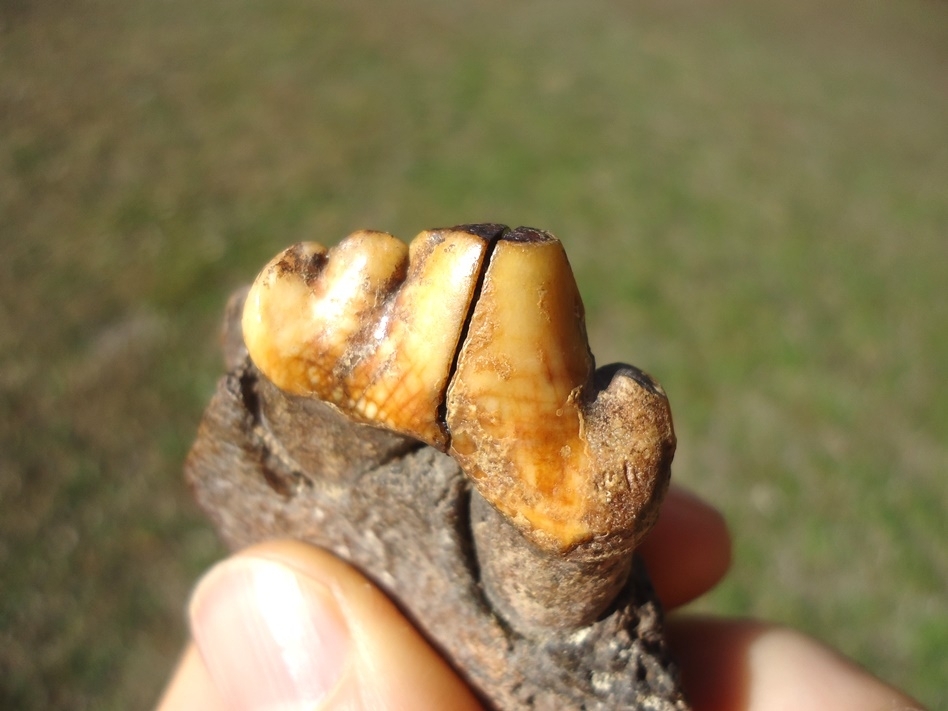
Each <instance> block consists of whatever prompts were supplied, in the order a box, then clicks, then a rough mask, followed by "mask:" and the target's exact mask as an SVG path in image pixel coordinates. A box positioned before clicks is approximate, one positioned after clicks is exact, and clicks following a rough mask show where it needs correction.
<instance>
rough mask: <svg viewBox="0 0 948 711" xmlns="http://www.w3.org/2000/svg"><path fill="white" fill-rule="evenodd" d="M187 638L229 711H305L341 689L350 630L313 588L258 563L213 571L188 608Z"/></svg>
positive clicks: (317, 586)
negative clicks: (279, 710) (192, 641)
mask: <svg viewBox="0 0 948 711" xmlns="http://www.w3.org/2000/svg"><path fill="white" fill-rule="evenodd" d="M189 612H190V617H191V633H192V635H193V636H194V640H195V642H196V643H197V646H198V649H199V650H200V651H201V656H202V657H203V659H204V663H205V665H206V666H207V668H208V671H209V672H210V674H211V677H212V678H213V679H214V682H215V684H216V685H217V687H218V689H219V690H220V691H221V693H222V694H223V696H224V698H225V699H227V701H228V702H229V703H230V708H234V709H247V710H248V711H249V710H250V709H253V710H262V709H273V708H279V709H281V710H284V711H290V710H291V709H304V708H306V709H311V708H313V707H314V706H315V705H316V704H318V703H319V702H320V701H322V700H323V699H324V698H326V696H327V695H329V694H330V693H332V691H333V689H334V688H335V687H336V685H337V684H338V683H339V680H340V678H341V677H342V674H343V672H344V671H345V667H346V664H347V662H348V657H349V649H350V646H351V642H350V637H349V630H348V628H347V626H346V623H345V621H344V618H343V616H342V613H341V611H340V610H339V607H338V606H337V604H336V602H335V600H334V599H333V596H332V592H331V591H330V590H329V589H328V588H327V587H326V586H325V585H323V584H321V583H320V582H319V581H317V580H314V579H312V578H309V577H306V576H303V575H301V574H300V573H298V572H297V571H295V570H293V569H292V568H289V567H287V566H285V565H282V564H280V563H277V562H274V561H270V560H265V559H262V558H249V557H240V558H234V559H231V560H228V561H225V562H224V563H221V564H219V565H218V566H216V567H215V568H213V569H212V570H211V571H210V572H209V573H208V574H207V575H206V576H205V577H204V579H203V580H202V581H201V582H200V583H199V584H198V586H197V588H196V589H195V591H194V595H193V596H192V598H191V604H190V611H189Z"/></svg>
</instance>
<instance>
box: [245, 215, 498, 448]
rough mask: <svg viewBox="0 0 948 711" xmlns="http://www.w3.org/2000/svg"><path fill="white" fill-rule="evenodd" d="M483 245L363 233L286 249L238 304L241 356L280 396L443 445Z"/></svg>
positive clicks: (441, 236)
mask: <svg viewBox="0 0 948 711" xmlns="http://www.w3.org/2000/svg"><path fill="white" fill-rule="evenodd" d="M487 246H488V240H486V239H485V238H484V237H482V236H480V235H478V234H473V233H471V232H465V231H460V230H435V231H428V232H424V233H422V234H421V235H419V236H418V237H417V238H416V239H415V240H414V241H413V242H412V245H411V247H406V246H405V244H404V243H402V242H401V241H399V240H398V239H396V238H395V237H392V236H391V235H389V234H386V233H383V232H368V231H363V232H356V233H354V234H353V235H350V236H349V237H347V238H346V239H344V240H343V241H342V242H340V244H339V245H338V246H336V247H335V248H333V249H331V250H328V251H327V250H326V249H325V248H324V247H322V246H320V245H317V244H315V243H305V244H302V245H296V246H294V247H291V248H289V249H288V250H286V251H285V252H284V253H283V254H281V255H279V256H278V257H276V258H275V259H273V260H272V261H271V262H270V263H269V264H268V265H267V266H266V267H265V268H264V270H263V271H262V272H261V273H260V275H259V276H258V277H257V279H256V281H255V282H254V284H253V286H252V287H251V290H250V293H249V295H248V297H247V303H246V306H245V308H244V315H243V331H244V338H245V340H246V343H247V349H248V351H249V353H250V357H251V359H252V360H253V362H254V364H255V365H256V366H257V367H258V368H259V369H260V370H261V372H263V373H264V375H266V376H267V378H269V379H270V380H271V381H272V382H273V383H274V384H276V385H277V386H278V387H280V388H282V389H283V390H286V391H287V392H289V393H292V394H296V395H310V396H313V397H317V398H319V399H321V400H324V401H326V402H329V403H331V404H333V405H335V406H336V407H338V408H339V409H340V410H342V411H343V412H345V413H347V414H349V415H350V416H351V417H353V418H354V419H357V420H359V421H361V422H367V423H370V424H375V425H378V426H381V427H386V428H388V429H392V430H395V431H397V432H400V433H403V434H408V435H411V436H413V437H416V438H418V439H420V440H422V441H424V442H427V443H429V444H432V445H434V446H436V447H439V448H441V449H444V447H445V446H446V441H447V435H446V432H445V430H444V425H443V423H442V422H441V421H440V417H439V410H440V407H441V403H442V401H443V399H444V390H445V388H446V386H447V379H448V374H449V373H450V370H451V364H452V362H453V360H454V356H455V351H456V349H457V342H458V338H459V336H460V333H461V330H462V327H463V325H464V321H465V319H466V317H467V313H468V311H469V308H470V299H471V296H472V293H473V291H474V287H475V285H476V283H477V279H478V276H479V274H480V271H481V262H482V260H483V258H484V254H485V252H486V251H487Z"/></svg>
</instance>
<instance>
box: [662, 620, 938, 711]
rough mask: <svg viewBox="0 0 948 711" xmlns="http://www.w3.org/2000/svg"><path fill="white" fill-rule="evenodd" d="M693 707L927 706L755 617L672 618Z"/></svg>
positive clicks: (714, 710)
mask: <svg viewBox="0 0 948 711" xmlns="http://www.w3.org/2000/svg"><path fill="white" fill-rule="evenodd" d="M668 638H669V644H670V645H671V647H672V650H673V652H674V654H675V656H676V658H677V660H678V663H679V665H680V666H681V670H682V679H683V684H684V688H685V691H686V693H687V695H688V697H689V698H690V700H691V701H692V703H693V705H694V708H695V709H696V711H778V709H797V708H800V709H804V708H805V709H810V710H811V711H883V710H886V711H893V710H895V709H898V710H899V711H910V710H912V709H918V710H921V709H922V706H921V705H920V704H919V703H918V702H917V701H914V700H913V699H911V698H909V697H908V696H906V695H905V694H903V693H902V692H900V691H898V690H897V689H895V688H893V687H891V686H889V685H887V684H885V683H884V682H882V681H880V680H879V679H877V678H875V677H874V676H872V675H870V674H869V673H868V672H866V671H865V670H864V669H862V668H861V667H859V666H858V665H856V664H855V663H854V662H852V661H850V660H849V659H846V658H845V657H843V656H841V655H840V654H838V653H837V652H836V651H834V650H832V649H830V648H828V647H826V646H825V645H823V644H822V643H820V642H818V641H816V640H815V639H813V638H811V637H808V636H807V635H805V634H803V633H801V632H798V631H796V630H792V629H788V628H785V627H781V626H777V625H769V624H764V623H760V622H755V621H751V620H721V619H714V618H705V617H689V616H672V617H671V618H670V619H669V622H668Z"/></svg>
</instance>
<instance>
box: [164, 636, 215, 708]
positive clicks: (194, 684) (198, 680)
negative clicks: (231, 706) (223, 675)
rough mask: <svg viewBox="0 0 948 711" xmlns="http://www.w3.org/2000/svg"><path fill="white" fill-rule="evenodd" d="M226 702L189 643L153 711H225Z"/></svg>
mask: <svg viewBox="0 0 948 711" xmlns="http://www.w3.org/2000/svg"><path fill="white" fill-rule="evenodd" d="M226 709H227V705H226V703H225V702H224V699H223V698H222V697H221V695H220V692H218V690H217V687H216V686H215V684H214V681H213V680H212V679H211V676H210V674H208V671H207V667H206V666H204V660H202V659H201V655H200V654H199V653H198V650H197V648H196V647H195V646H194V644H193V643H189V644H188V646H187V647H186V648H185V650H184V654H182V655H181V659H179V660H178V664H177V666H176V667H175V670H174V672H173V673H172V675H171V681H169V682H168V686H167V687H166V688H165V691H164V693H163V694H162V697H161V699H160V700H159V701H158V705H157V706H156V707H155V711H226Z"/></svg>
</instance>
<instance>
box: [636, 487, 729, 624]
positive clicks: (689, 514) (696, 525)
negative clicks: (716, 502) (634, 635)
mask: <svg viewBox="0 0 948 711" xmlns="http://www.w3.org/2000/svg"><path fill="white" fill-rule="evenodd" d="M638 550H639V552H640V553H641V555H642V557H643V558H644V559H645V563H646V565H647V566H648V570H649V574H650V576H651V578H652V584H653V585H654V586H655V590H656V593H657V594H658V597H659V599H660V600H661V601H662V604H663V605H664V606H665V607H666V609H673V608H675V607H679V606H681V605H684V604H685V603H687V602H690V601H691V600H694V599H695V598H697V597H699V596H701V595H703V594H704V593H705V592H707V591H708V590H710V589H711V588H713V587H714V586H715V585H716V584H717V583H718V582H720V580H721V579H722V578H723V577H724V576H725V574H726V573H727V571H728V569H729V568H730V566H731V534H730V531H729V530H728V526H727V521H725V519H724V516H723V515H722V514H721V512H720V511H718V510H717V509H716V508H714V507H713V506H711V505H710V504H708V503H706V502H705V501H703V500H702V499H700V498H699V497H698V496H696V495H695V494H692V493H691V492H689V491H687V490H685V489H682V488H681V487H678V486H673V487H671V488H670V489H669V491H668V494H667V495H666V497H665V501H664V503H663V504H662V509H661V511H660V513H659V516H658V521H657V522H656V523H655V527H654V528H653V529H652V531H651V533H650V534H649V535H648V537H647V538H646V539H645V541H643V543H642V544H641V545H640V546H639V549H638Z"/></svg>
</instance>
